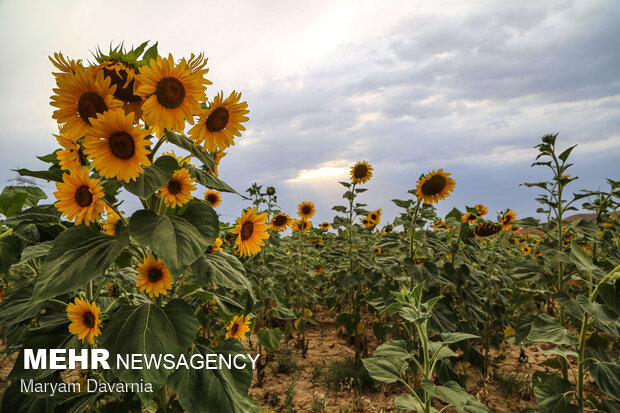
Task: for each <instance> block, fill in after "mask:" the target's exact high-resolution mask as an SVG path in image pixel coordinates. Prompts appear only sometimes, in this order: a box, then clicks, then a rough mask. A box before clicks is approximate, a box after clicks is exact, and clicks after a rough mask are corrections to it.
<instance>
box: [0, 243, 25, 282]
mask: <svg viewBox="0 0 620 413" xmlns="http://www.w3.org/2000/svg"><path fill="white" fill-rule="evenodd" d="M21 251H22V242H21V240H20V239H19V237H16V236H15V235H9V236H5V237H4V238H2V239H0V273H7V272H8V271H9V268H11V265H13V264H15V263H16V262H17V261H19V255H20V254H21Z"/></svg>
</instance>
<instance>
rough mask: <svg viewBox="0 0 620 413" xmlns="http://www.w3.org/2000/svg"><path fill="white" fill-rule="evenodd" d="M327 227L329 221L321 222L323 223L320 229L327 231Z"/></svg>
mask: <svg viewBox="0 0 620 413" xmlns="http://www.w3.org/2000/svg"><path fill="white" fill-rule="evenodd" d="M329 227H330V225H329V222H323V223H322V224H321V229H322V230H323V231H327V230H328V229H329Z"/></svg>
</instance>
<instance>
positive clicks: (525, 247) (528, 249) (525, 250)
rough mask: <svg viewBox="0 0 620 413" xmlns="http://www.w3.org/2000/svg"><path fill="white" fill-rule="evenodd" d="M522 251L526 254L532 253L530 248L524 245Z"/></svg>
mask: <svg viewBox="0 0 620 413" xmlns="http://www.w3.org/2000/svg"><path fill="white" fill-rule="evenodd" d="M521 251H523V253H524V254H529V253H531V252H532V249H531V248H530V247H528V246H527V245H523V246H522V247H521Z"/></svg>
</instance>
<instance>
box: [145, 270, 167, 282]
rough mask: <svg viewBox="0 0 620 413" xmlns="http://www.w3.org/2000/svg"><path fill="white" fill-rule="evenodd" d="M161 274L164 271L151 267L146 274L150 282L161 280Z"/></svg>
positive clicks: (162, 274)
mask: <svg viewBox="0 0 620 413" xmlns="http://www.w3.org/2000/svg"><path fill="white" fill-rule="evenodd" d="M163 276H164V273H163V272H161V270H160V269H159V268H151V269H150V270H149V272H148V274H147V277H149V281H150V282H152V283H156V282H157V281H159V280H161V279H162V277H163Z"/></svg>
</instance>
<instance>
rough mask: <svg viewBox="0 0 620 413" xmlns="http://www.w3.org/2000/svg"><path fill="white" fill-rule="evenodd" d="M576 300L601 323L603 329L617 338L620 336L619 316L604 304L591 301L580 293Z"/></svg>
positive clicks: (600, 326)
mask: <svg viewBox="0 0 620 413" xmlns="http://www.w3.org/2000/svg"><path fill="white" fill-rule="evenodd" d="M576 300H577V303H578V304H579V306H580V307H581V308H582V309H583V310H584V311H585V312H586V313H588V314H589V315H590V316H592V318H594V319H595V320H596V321H598V322H599V323H600V324H599V328H600V329H601V330H603V331H605V332H606V333H609V334H611V335H613V336H614V337H616V338H620V321H618V316H617V315H616V314H615V313H614V312H612V311H610V310H609V309H608V308H607V307H606V306H605V305H603V304H599V303H592V302H590V301H589V300H588V298H587V297H586V296H583V295H578V296H577V297H576Z"/></svg>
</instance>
